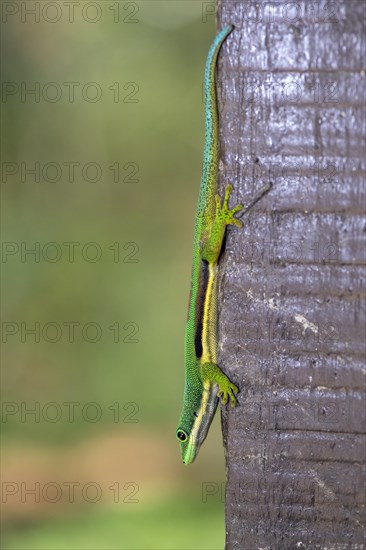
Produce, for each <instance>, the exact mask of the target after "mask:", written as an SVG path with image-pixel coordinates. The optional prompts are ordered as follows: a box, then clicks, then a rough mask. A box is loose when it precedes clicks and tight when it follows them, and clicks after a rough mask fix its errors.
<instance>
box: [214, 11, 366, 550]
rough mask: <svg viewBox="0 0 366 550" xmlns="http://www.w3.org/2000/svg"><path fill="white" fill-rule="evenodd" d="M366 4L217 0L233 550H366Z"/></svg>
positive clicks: (223, 357) (225, 412)
mask: <svg viewBox="0 0 366 550" xmlns="http://www.w3.org/2000/svg"><path fill="white" fill-rule="evenodd" d="M365 6H366V4H365V3H364V2H363V1H362V0H360V1H358V0H350V1H345V0H338V1H337V2H330V3H329V2H328V3H325V2H301V1H300V2H284V1H276V2H268V3H267V2H263V3H261V2H256V3H254V2H249V1H246V0H241V1H240V2H233V1H232V0H228V1H227V0H221V1H219V2H218V23H219V28H221V27H222V26H224V25H226V24H228V23H233V24H234V25H235V27H236V29H235V30H234V32H233V33H232V35H231V36H230V38H229V39H228V41H227V44H226V47H225V49H224V51H223V53H222V55H221V57H220V61H219V106H220V132H221V136H220V140H221V160H222V162H221V163H220V191H221V192H222V191H223V189H224V186H225V185H226V184H227V183H233V185H234V188H235V190H236V192H237V196H235V195H234V196H233V199H232V200H233V203H232V204H234V203H236V202H243V203H244V204H245V203H248V202H249V201H250V199H251V197H252V196H253V195H254V194H255V193H256V192H257V191H258V190H259V189H260V188H262V187H263V186H264V185H265V184H266V183H268V181H272V182H273V189H272V191H271V192H270V194H269V195H267V196H266V197H265V198H264V199H263V200H262V201H261V202H260V203H258V204H257V205H256V206H255V207H254V208H253V209H252V210H251V211H250V212H249V213H248V214H247V215H246V217H245V219H244V220H243V221H244V228H243V229H242V230H240V231H238V230H237V229H231V228H229V230H228V234H227V241H226V252H225V255H224V258H223V262H222V264H221V267H220V277H219V279H220V293H219V296H220V303H219V308H220V309H219V311H220V316H219V329H220V357H219V364H220V365H221V366H222V368H223V370H224V371H225V372H226V373H227V374H228V376H229V377H230V378H231V380H232V381H233V382H234V383H235V384H237V385H238V386H239V387H240V388H241V393H240V396H239V403H240V405H239V407H237V408H236V409H235V410H229V409H227V408H226V409H222V421H223V433H224V444H225V451H226V462H227V476H228V481H227V488H226V528H227V535H226V548H227V550H246V549H250V550H252V549H258V548H266V549H267V548H268V549H281V550H282V549H287V548H288V549H296V548H303V549H305V548H306V549H320V548H321V549H327V548H328V549H330V548H338V549H343V548H354V549H356V548H366V546H364V545H365V539H364V529H365V513H364V510H365V496H364V494H365V493H364V474H365V470H364V463H365V409H366V407H365V393H364V390H365V359H364V353H365V309H366V308H365V299H364V298H365V285H364V276H365V249H366V247H365V244H366V222H365V217H364V214H365V186H364V175H365V164H366V158H365V121H366V118H365V67H364V63H365V29H364V22H365V15H366V14H365Z"/></svg>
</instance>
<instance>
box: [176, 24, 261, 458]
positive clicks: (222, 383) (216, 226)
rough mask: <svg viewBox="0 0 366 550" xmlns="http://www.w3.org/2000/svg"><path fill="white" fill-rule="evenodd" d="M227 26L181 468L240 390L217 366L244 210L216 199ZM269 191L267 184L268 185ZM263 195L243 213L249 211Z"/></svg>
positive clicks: (210, 77) (193, 315)
mask: <svg viewBox="0 0 366 550" xmlns="http://www.w3.org/2000/svg"><path fill="white" fill-rule="evenodd" d="M233 28H234V26H233V25H228V26H227V27H225V28H224V29H223V30H222V31H221V32H219V33H218V35H217V36H216V38H215V40H214V42H213V44H212V46H211V48H210V50H209V53H208V57H207V61H206V69H205V79H204V89H205V146H204V158H203V167H202V178H201V186H200V193H199V199H198V204H197V210H196V224H195V231H194V244H193V265H192V277H191V293H190V299H189V306H188V317H187V323H186V333H185V350H184V355H185V385H184V397H183V408H182V412H181V416H180V420H179V426H178V428H177V431H176V437H177V439H178V440H179V442H180V451H181V456H182V460H183V463H184V464H190V463H192V462H193V461H194V459H195V458H196V456H197V454H198V451H199V448H200V446H201V445H202V443H203V441H204V440H205V438H206V435H207V432H208V430H209V427H210V424H211V422H212V419H213V417H214V415H215V412H216V409H217V405H218V402H219V398H221V403H222V404H223V405H226V403H227V402H228V401H229V400H230V402H231V405H232V406H233V407H235V405H236V404H237V400H236V394H237V393H238V391H239V388H237V386H235V384H233V383H232V382H231V381H230V380H229V378H228V377H227V376H226V374H225V373H224V372H223V371H222V370H221V369H220V367H219V366H218V365H217V341H218V332H217V274H218V262H219V257H220V254H221V250H222V247H223V240H224V235H225V229H226V226H227V225H230V224H232V225H236V226H237V227H242V222H241V221H240V220H238V219H236V218H235V217H234V214H236V213H237V212H239V211H240V210H242V209H243V205H241V204H238V205H236V206H235V207H234V208H233V209H230V208H229V206H228V203H229V198H230V194H231V191H232V186H231V185H227V186H226V190H225V196H224V200H223V204H222V205H221V200H220V197H219V196H218V195H217V179H218V165H219V124H218V109H217V96H216V77H215V72H216V62H217V57H218V53H219V50H220V48H221V45H222V44H223V42H224V41H225V39H226V37H227V36H228V35H229V34H230V33H231V31H232V30H233ZM270 185H271V184H270ZM268 190H269V186H267V188H266V189H264V190H263V191H262V192H261V193H260V194H259V195H258V196H257V197H256V198H255V199H254V200H253V201H252V202H251V204H250V205H249V206H248V207H247V208H246V209H245V211H247V210H249V208H251V207H252V206H253V205H254V204H255V203H256V202H257V201H258V200H259V199H260V198H261V197H262V196H263V195H264V194H265V193H266V192H267V191H268Z"/></svg>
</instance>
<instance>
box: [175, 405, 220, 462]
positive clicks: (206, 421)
mask: <svg viewBox="0 0 366 550" xmlns="http://www.w3.org/2000/svg"><path fill="white" fill-rule="evenodd" d="M214 412H215V408H211V407H210V408H209V411H207V410H203V409H202V407H200V408H198V412H197V411H196V409H195V408H193V410H192V411H190V412H189V413H188V414H187V411H184V414H182V417H181V420H180V424H179V426H178V428H177V431H176V437H177V439H178V441H179V444H180V454H181V457H182V461H183V464H192V462H194V460H195V458H196V457H197V455H198V451H199V450H200V447H201V445H202V443H203V442H204V440H205V439H206V436H207V432H208V429H209V427H210V424H211V420H212V418H213V415H214Z"/></svg>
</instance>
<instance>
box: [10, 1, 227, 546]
mask: <svg viewBox="0 0 366 550" xmlns="http://www.w3.org/2000/svg"><path fill="white" fill-rule="evenodd" d="M213 8H214V3H211V2H210V3H205V2H204V3H201V2H185V1H182V2H179V1H174V2H170V1H166V2H161V1H153V0H148V1H139V2H118V1H117V2H116V1H113V2H112V1H111V2H110V1H108V0H103V1H99V2H81V3H80V4H79V3H76V2H75V3H69V4H68V3H65V2H47V1H42V2H32V1H27V2H4V3H3V7H2V10H3V11H2V39H1V40H2V44H1V45H2V48H1V49H2V104H1V107H2V164H1V166H2V179H1V185H2V241H3V248H2V265H1V267H2V275H3V276H2V391H3V395H2V400H3V403H2V421H1V427H2V457H1V464H2V491H3V496H2V509H3V511H2V526H1V527H2V541H1V547H2V548H3V549H4V550H5V549H14V550H15V549H19V550H20V549H22V550H25V549H37V550H38V549H48V550H50V549H56V548H57V549H68V548H70V549H71V548H72V549H92V548H93V549H112V548H113V549H117V548H118V549H171V550H172V549H178V548H179V549H181V548H184V549H191V548H192V549H196V550H197V549H201V548H202V549H203V548H204V549H216V548H217V549H219V548H222V547H223V544H224V502H223V501H224V494H223V483H224V480H225V471H224V457H223V448H222V441H221V434H220V426H219V417H218V415H217V417H216V419H215V421H214V425H213V428H212V430H211V432H210V434H209V437H208V439H207V441H206V443H205V445H204V446H203V448H202V450H201V453H200V455H199V458H198V460H197V462H196V463H195V464H193V465H192V466H189V467H185V466H183V465H182V463H181V459H180V455H179V448H178V443H177V441H176V440H175V429H176V426H177V421H178V418H179V414H180V409H181V404H182V393H183V382H184V369H183V338H184V326H185V317H186V308H187V300H188V293H189V284H190V270H191V255H192V240H193V225H194V213H195V206H196V200H197V196H198V188H199V181H200V170H201V162H202V151H203V139H204V118H203V102H202V79H203V70H204V63H205V58H206V55H207V51H208V48H209V46H210V43H211V40H212V38H213V37H214V35H215V29H216V27H215V20H214V16H213V15H212V11H213ZM32 11H33V13H32ZM31 90H34V93H31ZM32 251H33V252H32ZM32 411H34V412H33V413H32Z"/></svg>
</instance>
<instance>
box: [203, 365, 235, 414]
mask: <svg viewBox="0 0 366 550" xmlns="http://www.w3.org/2000/svg"><path fill="white" fill-rule="evenodd" d="M201 368H202V376H203V378H204V379H206V380H209V381H210V382H212V383H214V384H217V385H218V386H219V391H218V392H217V396H218V397H219V398H220V399H221V403H222V404H223V405H226V403H227V402H228V400H229V399H230V403H231V406H232V407H235V405H237V403H238V402H237V399H236V394H237V393H238V391H239V388H238V387H237V386H235V384H233V383H232V382H230V380H229V378H228V377H227V376H226V374H225V373H223V372H222V370H221V369H220V367H219V366H218V365H216V364H215V363H204V364H203V365H202V367H201Z"/></svg>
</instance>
